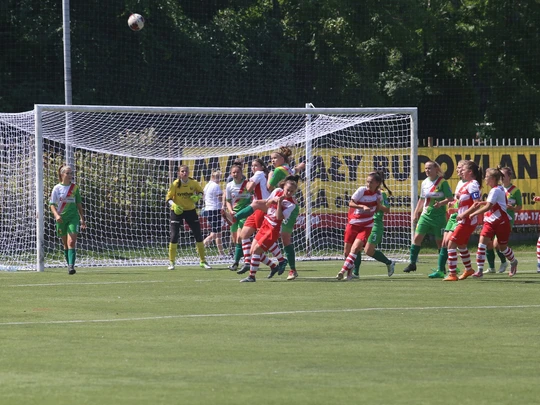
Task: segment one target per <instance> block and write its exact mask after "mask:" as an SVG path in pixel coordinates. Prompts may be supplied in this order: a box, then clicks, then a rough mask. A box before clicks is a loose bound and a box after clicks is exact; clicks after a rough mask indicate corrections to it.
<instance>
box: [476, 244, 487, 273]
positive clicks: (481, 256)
mask: <svg viewBox="0 0 540 405" xmlns="http://www.w3.org/2000/svg"><path fill="white" fill-rule="evenodd" d="M486 247H487V246H486V245H484V244H483V243H479V244H478V250H477V251H476V266H477V267H478V272H479V273H482V272H483V271H484V263H485V262H486Z"/></svg>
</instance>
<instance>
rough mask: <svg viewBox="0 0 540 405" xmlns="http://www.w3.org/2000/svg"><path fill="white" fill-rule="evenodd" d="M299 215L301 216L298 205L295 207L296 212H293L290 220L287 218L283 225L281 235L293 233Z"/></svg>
mask: <svg viewBox="0 0 540 405" xmlns="http://www.w3.org/2000/svg"><path fill="white" fill-rule="evenodd" d="M298 214H300V207H299V206H298V205H297V206H296V207H294V210H293V211H292V212H291V215H290V216H289V218H287V219H286V220H284V221H283V222H282V223H281V233H290V234H292V233H293V229H294V224H296V218H298Z"/></svg>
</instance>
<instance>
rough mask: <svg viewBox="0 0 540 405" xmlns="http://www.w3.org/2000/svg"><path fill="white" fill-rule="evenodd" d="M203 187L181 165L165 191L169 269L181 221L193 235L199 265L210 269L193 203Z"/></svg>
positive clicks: (171, 268) (172, 268)
mask: <svg viewBox="0 0 540 405" xmlns="http://www.w3.org/2000/svg"><path fill="white" fill-rule="evenodd" d="M202 195H203V188H202V187H201V185H200V184H199V183H198V182H197V181H196V180H194V179H192V178H191V177H189V167H187V166H185V165H182V166H180V167H179V168H178V179H176V180H175V181H173V183H172V184H171V186H170V187H169V191H168V192H167V197H166V198H165V200H166V201H167V203H168V204H169V207H170V210H171V227H170V229H171V239H170V243H169V261H170V265H169V267H168V269H169V270H174V264H175V261H176V250H177V248H178V239H179V238H180V226H181V225H182V223H183V221H186V222H187V224H188V225H189V229H191V232H192V233H193V236H194V237H195V245H196V247H197V253H198V254H199V259H200V264H201V267H202V268H204V269H211V268H212V267H210V265H209V264H208V263H207V262H206V257H205V251H204V242H203V237H202V232H201V224H200V222H199V216H198V215H197V210H196V209H195V204H196V203H197V202H198V201H199V200H200V199H201V198H202Z"/></svg>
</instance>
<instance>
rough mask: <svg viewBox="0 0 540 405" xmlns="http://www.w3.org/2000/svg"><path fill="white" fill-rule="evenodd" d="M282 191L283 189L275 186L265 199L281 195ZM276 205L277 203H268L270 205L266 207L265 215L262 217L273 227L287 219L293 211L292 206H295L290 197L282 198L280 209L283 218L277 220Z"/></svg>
mask: <svg viewBox="0 0 540 405" xmlns="http://www.w3.org/2000/svg"><path fill="white" fill-rule="evenodd" d="M283 193H284V191H283V189H281V188H276V189H274V191H272V193H271V194H270V196H268V198H267V201H268V200H270V199H272V198H274V197H281V196H282V195H283ZM277 207H278V206H277V203H272V204H270V206H269V207H268V209H267V211H266V215H265V216H264V219H265V220H266V221H268V222H269V223H270V224H271V225H272V226H274V227H276V226H279V227H281V223H282V222H283V221H284V220H285V219H288V218H289V217H290V216H291V213H292V212H293V210H294V208H295V207H296V201H295V200H294V198H292V197H289V198H284V199H283V201H282V202H281V211H282V212H283V219H282V220H279V219H277V217H276V213H277Z"/></svg>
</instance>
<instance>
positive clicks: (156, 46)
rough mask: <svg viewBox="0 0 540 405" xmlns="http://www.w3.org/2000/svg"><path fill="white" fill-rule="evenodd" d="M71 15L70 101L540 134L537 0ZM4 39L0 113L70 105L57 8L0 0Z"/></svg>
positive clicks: (206, 6)
mask: <svg viewBox="0 0 540 405" xmlns="http://www.w3.org/2000/svg"><path fill="white" fill-rule="evenodd" d="M131 12H137V13H140V14H142V15H143V16H144V17H145V19H146V26H145V28H144V29H143V30H142V31H139V32H132V31H130V30H129V28H128V26H127V17H128V16H129V14H130V13H131ZM70 17H71V18H70V25H71V73H72V88H73V104H97V105H147V106H215V107H221V106H234V107H303V106H304V105H305V103H307V102H309V103H312V104H314V105H315V106H316V107H383V106H384V107H392V106H394V107H418V111H419V136H420V137H421V138H427V137H433V138H444V139H450V138H454V139H458V138H471V137H474V136H479V137H486V138H487V137H492V138H509V137H524V138H536V137H539V135H540V134H539V128H538V122H539V115H540V111H539V109H538V108H536V105H538V104H539V102H540V93H539V85H540V58H539V56H538V54H539V52H538V50H539V49H540V47H539V44H540V37H539V35H540V31H539V24H540V4H539V3H538V2H537V1H535V0H529V1H518V0H499V1H496V2H494V1H488V0H482V1H480V0H475V1H473V0H448V1H442V0H409V1H386V2H380V1H375V0H163V1H159V2H155V1H151V0H140V1H137V0H121V1H107V2H103V1H102V2H88V1H83V0H70ZM0 41H1V42H2V44H3V57H2V58H0V90H1V91H0V112H6V113H11V112H20V111H28V110H31V109H32V108H33V105H34V104H36V103H47V104H63V103H64V102H65V97H64V50H63V41H62V4H61V2H59V1H58V0H4V1H2V4H1V5H0ZM477 134H478V135H477Z"/></svg>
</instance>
